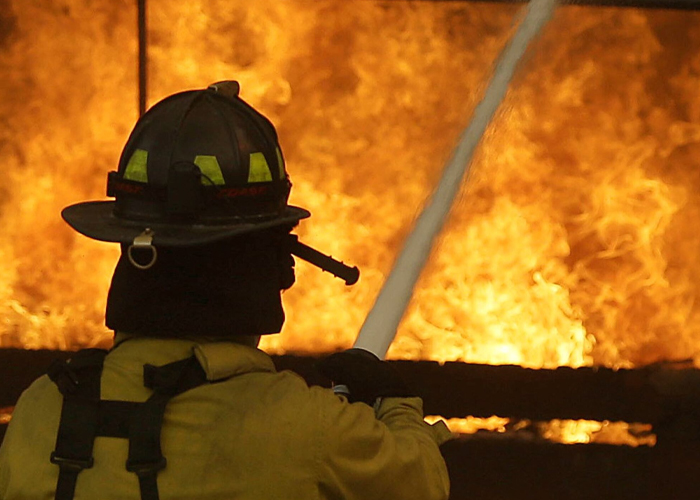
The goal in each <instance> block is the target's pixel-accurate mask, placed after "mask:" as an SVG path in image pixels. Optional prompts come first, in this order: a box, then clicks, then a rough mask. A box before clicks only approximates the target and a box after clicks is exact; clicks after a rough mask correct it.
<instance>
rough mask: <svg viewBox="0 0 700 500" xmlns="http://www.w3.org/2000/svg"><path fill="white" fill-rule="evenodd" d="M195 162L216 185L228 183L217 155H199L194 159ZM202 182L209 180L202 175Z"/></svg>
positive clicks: (205, 182) (207, 182)
mask: <svg viewBox="0 0 700 500" xmlns="http://www.w3.org/2000/svg"><path fill="white" fill-rule="evenodd" d="M194 164H195V165H197V166H198V167H199V169H200V170H201V171H202V173H203V174H204V175H206V176H207V177H208V178H209V179H211V181H212V182H213V183H214V185H216V186H223V185H224V184H226V181H225V180H224V174H223V172H221V165H219V160H217V159H216V156H208V155H198V156H196V157H195V159H194ZM202 184H209V181H208V180H207V179H206V178H204V177H202Z"/></svg>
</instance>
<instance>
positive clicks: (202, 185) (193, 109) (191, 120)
mask: <svg viewBox="0 0 700 500" xmlns="http://www.w3.org/2000/svg"><path fill="white" fill-rule="evenodd" d="M238 91H239V86H238V83H237V82H232V81H229V82H220V83H218V84H213V85H211V86H209V87H208V88H207V89H204V90H192V91H187V92H181V93H178V94H175V95H172V96H170V97H167V98H166V99H164V100H162V101H160V102H159V103H158V104H156V105H155V106H153V107H152V108H151V109H150V110H149V111H148V112H147V113H146V114H144V116H143V117H142V118H141V119H140V120H139V121H138V122H137V123H136V127H135V128H134V130H133V132H132V133H131V136H130V137H129V140H128V141H127V143H126V146H125V147H124V151H123V152H122V156H121V159H120V161H119V169H118V171H117V172H110V173H109V176H108V181H107V196H111V197H115V198H116V199H115V201H96V202H86V203H79V204H76V205H72V206H69V207H67V208H65V209H64V210H63V212H62V215H63V218H64V219H65V220H66V222H68V224H70V225H71V227H73V228H74V229H75V230H76V231H78V232H80V233H82V234H84V235H85V236H88V237H90V238H93V239H96V240H101V241H110V242H120V243H126V244H129V243H131V244H134V243H135V242H136V240H137V238H139V237H143V236H144V235H147V239H148V241H149V243H150V242H152V244H153V245H154V246H170V247H178V246H193V245H203V244H207V243H212V242H214V241H218V240H221V239H224V238H228V237H230V236H233V235H237V234H241V233H247V232H252V231H259V230H263V229H266V228H270V227H273V226H281V225H289V226H290V227H292V226H294V225H295V224H296V223H297V222H298V221H299V220H300V219H304V218H306V217H309V215H310V213H309V212H308V211H306V210H304V209H302V208H298V207H293V206H290V205H287V199H288V197H289V191H290V188H291V183H290V181H289V178H288V176H287V172H286V170H285V166H284V159H283V157H282V152H281V150H280V147H279V143H278V141H277V134H276V132H275V129H274V127H273V126H272V124H271V123H270V122H269V121H268V120H267V119H266V118H265V117H264V116H262V115H261V114H260V113H258V112H257V111H256V110H255V109H253V108H252V107H251V106H250V105H249V104H247V103H246V102H244V101H243V100H242V99H241V98H240V97H239V96H238Z"/></svg>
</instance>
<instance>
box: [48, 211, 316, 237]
mask: <svg viewBox="0 0 700 500" xmlns="http://www.w3.org/2000/svg"><path fill="white" fill-rule="evenodd" d="M114 203H115V202H113V201H90V202H85V203H78V204H75V205H71V206H69V207H66V208H64V209H63V211H62V212H61V216H62V217H63V219H64V220H65V221H66V222H67V223H68V224H69V225H70V226H71V227H72V228H73V229H75V230H76V231H78V232H79V233H81V234H83V235H85V236H87V237H88V238H92V239H94V240H99V241H106V242H112V243H133V241H134V238H136V237H137V236H139V235H140V234H141V233H143V232H144V231H145V230H146V229H147V228H150V229H151V230H152V231H153V245H154V246H163V247H187V246H199V245H206V244H208V243H214V242H216V241H220V240H223V239H226V238H230V237H232V236H236V235H239V234H245V233H253V232H256V231H261V230H263V229H268V228H272V227H276V226H282V225H295V224H296V223H297V222H298V221H300V220H301V219H306V218H307V217H309V216H310V215H311V213H310V212H309V211H308V210H304V209H303V208H299V207H294V206H289V205H288V206H287V207H286V209H285V211H284V212H283V213H282V214H280V215H279V216H277V217H275V218H273V219H262V220H260V221H250V220H245V221H240V222H236V223H231V224H217V225H205V224H191V225H183V224H181V223H180V224H174V223H168V222H148V221H135V220H127V219H122V218H119V217H115V216H114Z"/></svg>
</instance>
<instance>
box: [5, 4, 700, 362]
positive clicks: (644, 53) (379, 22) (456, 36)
mask: <svg viewBox="0 0 700 500" xmlns="http://www.w3.org/2000/svg"><path fill="white" fill-rule="evenodd" d="M62 5H63V7H57V6H54V4H53V3H51V2H49V1H48V0H37V1H35V2H13V3H12V4H11V8H10V9H9V10H8V11H7V12H5V13H3V14H2V17H0V27H3V28H5V29H2V30H0V33H6V34H4V35H1V36H0V67H2V70H3V75H6V76H5V78H4V81H3V85H2V87H1V88H0V96H1V97H2V99H0V122H2V123H3V126H2V128H0V158H1V159H2V164H3V167H4V168H3V174H4V180H3V181H2V183H0V207H1V208H0V230H1V231H2V234H3V238H2V240H1V241H0V318H2V319H1V320H0V345H5V346H25V347H29V348H38V347H51V348H62V349H66V348H76V347H78V346H89V345H108V344H109V342H110V339H111V332H109V331H107V330H106V329H105V327H104V326H103V313H104V305H105V298H104V297H105V295H106V289H107V287H108V284H109V278H110V273H111V270H112V266H113V265H114V262H115V260H116V256H117V249H116V248H114V246H110V245H107V244H100V243H96V242H92V241H89V240H87V239H85V238H83V237H82V236H79V235H75V234H73V233H71V231H70V230H69V229H68V228H67V227H66V226H65V225H64V224H63V222H62V221H60V218H59V217H58V213H59V212H60V209H61V208H62V207H63V206H65V205H67V204H70V203H73V202H77V201H81V200H85V199H96V198H101V197H103V196H104V179H105V174H106V172H107V171H108V170H111V169H114V168H115V166H116V164H117V160H118V156H119V153H120V150H121V147H122V145H123V143H124V141H125V139H126V137H127V136H128V133H129V131H130V127H131V126H132V125H133V122H134V121H135V119H136V102H137V99H136V89H135V82H136V74H135V71H136V65H135V54H136V31H135V26H136V23H135V19H136V12H135V7H134V6H132V7H128V6H127V7H126V8H125V7H124V6H121V5H120V6H119V7H116V6H114V5H112V4H111V3H110V2H106V1H105V2H91V3H90V5H84V2H83V3H81V2H78V1H77V0H67V1H65V2H63V3H62ZM519 8H520V7H519V6H517V5H502V4H494V5H492V4H481V3H456V2H454V3H453V2H405V3H403V2H390V3H388V2H366V1H355V2H340V1H326V0H324V1H317V2H302V1H300V0H295V1H293V0H280V1H277V2H274V3H271V4H270V3H266V4H260V5H258V4H255V3H251V2H244V1H243V0H235V1H233V0H232V1H227V2H220V1H216V0H193V1H190V2H165V1H163V0H150V1H149V22H150V42H151V45H150V49H149V50H150V52H149V55H150V102H151V104H152V103H154V102H155V101H157V100H158V99H160V98H162V97H163V96H165V95H167V94H170V93H173V92H176V91H179V90H182V89H184V88H197V87H202V86H203V85H206V84H207V83H210V82H213V81H217V80H222V79H230V78H236V79H238V80H239V81H240V82H241V86H242V95H243V97H244V98H245V99H246V100H248V101H249V102H251V104H253V105H254V106H256V107H258V108H259V109H261V110H262V111H263V112H264V113H265V114H266V115H268V116H269V117H270V118H271V119H272V121H273V122H274V123H276V124H277V126H278V130H279V134H280V137H281V141H282V145H283V148H284V150H285V153H286V156H287V161H288V167H289V170H290V173H291V177H292V179H293V181H294V189H293V195H292V202H293V203H295V204H298V205H301V206H304V207H308V208H309V209H310V210H311V212H312V213H313V217H312V218H311V219H310V220H309V221H307V222H304V223H302V225H301V226H300V227H299V228H298V232H299V234H300V237H301V239H302V241H305V242H307V243H309V244H311V245H313V246H315V247H318V248H320V249H321V250H323V251H325V252H328V253H331V254H333V255H334V256H336V257H340V258H342V259H343V260H345V261H347V262H351V263H353V264H356V265H358V266H359V267H360V268H361V269H362V278H361V281H360V283H359V284H358V285H356V286H355V287H353V288H346V287H345V286H344V285H343V284H342V283H340V282H339V281H337V280H333V279H331V278H330V277H329V275H327V274H321V273H319V272H318V271H317V270H316V269H313V268H310V267H309V266H307V265H305V264H304V263H303V262H300V263H298V266H297V267H298V273H297V275H298V284H297V285H296V286H295V287H294V288H293V289H291V290H290V291H288V292H287V293H285V304H286V307H287V312H288V314H287V316H288V322H287V324H286V326H285V329H284V331H283V334H282V335H280V336H273V337H270V338H266V339H265V340H264V342H263V347H264V348H265V349H267V350H268V351H271V352H285V351H298V352H299V351H301V352H308V351H329V350H333V349H339V348H344V347H347V346H349V345H350V344H351V343H352V341H353V340H354V337H355V335H356V333H357V331H358V330H359V327H360V325H361V323H362V320H363V319H364V317H365V316H366V314H367V312H368V310H369V308H370V307H371V305H372V301H373V298H374V297H375V296H376V294H377V292H378V290H379V288H380V286H381V284H382V282H383V280H384V278H385V276H386V275H387V273H388V271H389V270H390V268H391V264H392V261H393V259H394V258H395V256H396V254H397V252H398V249H399V246H400V244H401V242H402V240H403V239H404V237H405V235H406V234H407V233H408V231H410V228H411V224H412V221H413V220H414V218H415V216H416V214H417V212H418V211H419V209H420V207H421V205H422V204H423V203H424V201H425V200H426V199H427V197H428V196H429V195H430V192H431V188H432V186H434V185H435V184H436V182H437V179H438V176H439V175H440V170H441V168H442V165H443V164H444V163H445V161H446V159H447V158H448V156H449V153H450V149H451V147H452V145H453V142H454V140H455V138H456V137H457V135H458V133H459V131H460V130H461V129H462V128H463V127H464V126H465V125H466V123H467V121H468V117H469V113H470V112H471V110H472V109H473V107H474V104H475V102H476V100H477V99H478V98H479V96H480V92H481V90H482V89H483V86H484V85H485V82H486V81H487V77H488V74H489V71H490V68H491V66H492V63H493V61H494V59H495V58H496V57H497V54H498V53H499V51H500V49H501V48H502V46H503V44H504V43H505V41H506V40H507V38H508V36H509V35H510V33H511V32H512V26H513V22H514V19H515V18H514V16H515V15H516V13H517V12H518V11H519ZM698 21H700V18H699V16H698V14H695V13H688V12H682V13H681V12H665V11H653V12H652V11H643V10H633V9H606V8H592V7H574V6H567V7H562V8H560V9H559V11H558V12H557V14H556V15H555V18H554V19H553V21H552V22H551V23H550V25H549V26H548V28H547V29H546V30H545V33H544V35H543V37H542V39H541V40H540V41H539V42H538V44H537V46H536V48H535V50H532V51H531V53H530V54H529V58H528V60H527V62H526V64H525V65H524V67H523V68H522V70H521V72H520V75H519V77H517V78H516V80H517V81H516V82H515V83H514V85H513V87H512V89H511V90H510V92H509V95H508V97H507V99H506V102H505V104H504V106H503V109H502V110H501V112H500V114H499V116H498V118H497V119H496V121H495V123H494V124H492V127H491V128H490V130H489V131H488V133H487V136H486V137H485V138H484V141H483V143H482V146H481V148H480V151H479V154H478V158H476V159H475V163H474V166H473V169H472V171H473V175H472V178H471V179H470V181H469V182H468V183H466V184H465V186H464V188H463V193H462V196H461V199H460V201H459V202H458V204H457V206H455V208H454V210H453V213H452V215H451V219H450V222H449V224H448V227H447V228H446V230H445V231H444V233H443V235H442V237H441V240H440V242H439V245H438V247H437V248H436V249H435V251H434V254H433V257H432V260H431V262H430V264H429V266H428V268H427V269H426V270H425V272H424V274H423V277H422V279H421V281H420V283H419V285H418V287H417V289H416V293H415V296H414V300H413V302H412V305H411V306H410V308H409V310H408V312H407V315H406V317H405V319H404V321H403V323H402V325H401V327H400V329H399V332H398V337H397V340H396V342H395V343H394V345H393V346H392V349H391V351H390V356H392V357H395V358H425V359H436V360H463V361H469V362H480V363H491V364H500V363H514V364H520V365H524V366H532V367H555V366H560V365H569V366H582V365H591V364H602V365H607V366H615V367H632V366H639V365H644V364H647V363H652V362H657V361H663V360H676V359H686V358H694V359H695V360H696V363H700V355H699V353H698V347H699V346H700V322H698V321H696V319H697V313H698V306H696V304H695V299H696V296H697V293H698V291H697V290H696V286H695V283H696V282H697V281H698V280H697V279H696V278H698V277H700V276H699V275H700V267H698V266H697V265H696V263H695V261H696V259H695V256H696V255H697V253H698V249H700V236H699V235H698V234H696V233H697V232H695V231H692V228H693V224H694V223H695V221H696V220H697V216H698V214H700V195H699V194H697V193H700V189H698V187H700V186H699V184H700V177H698V175H697V171H698V170H697V169H696V168H694V166H695V165H694V161H695V159H696V158H697V157H698V154H697V153H698V152H700V151H698V144H700V104H699V103H700V101H699V100H698V99H697V97H696V90H695V89H696V88H697V86H698V83H699V82H698V80H699V79H700V76H699V75H700V56H699V55H698V54H696V53H694V52H693V51H691V50H690V47H692V46H693V43H697V41H698V38H700V30H698V29H697V25H698Z"/></svg>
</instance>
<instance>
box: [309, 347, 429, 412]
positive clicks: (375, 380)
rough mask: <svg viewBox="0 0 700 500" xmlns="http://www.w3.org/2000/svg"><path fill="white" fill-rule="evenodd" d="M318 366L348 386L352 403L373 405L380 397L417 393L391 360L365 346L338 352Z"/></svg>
mask: <svg viewBox="0 0 700 500" xmlns="http://www.w3.org/2000/svg"><path fill="white" fill-rule="evenodd" d="M316 368H317V369H318V371H319V372H321V373H322V374H323V375H324V376H326V377H327V378H329V379H330V380H331V381H333V382H334V383H335V384H336V385H345V386H347V388H348V390H349V391H350V394H349V395H348V400H349V401H350V402H351V403H354V402H356V401H361V402H363V403H366V404H368V405H370V406H372V405H373V404H374V402H375V401H376V400H377V398H382V397H401V398H408V397H414V396H415V394H414V392H413V391H412V390H411V389H410V388H409V387H408V386H407V385H406V383H405V382H404V381H403V379H402V378H401V376H400V375H399V374H398V373H397V372H396V370H395V369H394V368H393V367H392V366H391V365H389V363H387V362H386V361H382V360H381V359H379V358H378V357H377V356H375V355H374V354H372V353H371V352H369V351H365V350H364V349H348V350H347V351H342V352H337V353H335V354H332V355H330V356H329V357H327V358H325V359H322V360H321V361H319V362H318V363H316Z"/></svg>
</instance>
